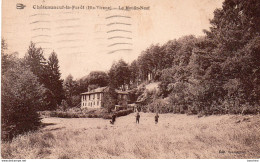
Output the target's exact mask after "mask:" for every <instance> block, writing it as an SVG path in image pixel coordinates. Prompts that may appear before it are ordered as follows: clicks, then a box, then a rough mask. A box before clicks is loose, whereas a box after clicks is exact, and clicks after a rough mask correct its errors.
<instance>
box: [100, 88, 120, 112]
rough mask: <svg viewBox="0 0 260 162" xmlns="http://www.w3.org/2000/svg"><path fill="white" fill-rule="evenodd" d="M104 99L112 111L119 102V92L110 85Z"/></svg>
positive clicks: (105, 104)
mask: <svg viewBox="0 0 260 162" xmlns="http://www.w3.org/2000/svg"><path fill="white" fill-rule="evenodd" d="M103 99H104V101H106V102H105V103H104V107H105V108H106V109H107V111H108V112H109V113H110V112H111V111H112V110H113V109H114V108H115V105H116V104H117V93H116V91H115V88H114V87H113V86H109V87H108V91H107V92H105V93H104V97H103Z"/></svg>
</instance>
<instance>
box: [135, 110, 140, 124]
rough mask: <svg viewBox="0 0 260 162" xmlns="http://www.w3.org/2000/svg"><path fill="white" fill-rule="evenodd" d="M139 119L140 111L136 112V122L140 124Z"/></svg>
mask: <svg viewBox="0 0 260 162" xmlns="http://www.w3.org/2000/svg"><path fill="white" fill-rule="evenodd" d="M139 119H140V115H139V112H137V114H136V123H138V124H139Z"/></svg>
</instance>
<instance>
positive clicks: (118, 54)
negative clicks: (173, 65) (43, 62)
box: [2, 0, 223, 78]
mask: <svg viewBox="0 0 260 162" xmlns="http://www.w3.org/2000/svg"><path fill="white" fill-rule="evenodd" d="M222 1H223V0H116V1H115V0H113V1H112V0H73V1H72V0H70V1H69V0H12V1H11V0H3V2H2V37H3V38H4V39H6V41H7V43H8V48H9V52H18V53H19V57H23V56H24V55H25V53H26V51H27V49H28V46H29V44H30V41H33V42H35V43H37V46H41V47H42V48H43V49H44V55H45V57H46V58H48V56H49V54H50V53H51V51H53V50H54V51H55V52H56V53H57V55H58V59H59V65H60V70H61V73H62V78H65V77H66V76H67V75H69V74H72V76H73V77H74V78H80V77H83V76H86V75H87V74H89V72H91V71H93V70H103V71H107V70H109V68H110V66H111V65H112V63H113V61H116V60H118V59H120V58H122V59H124V60H125V61H126V62H128V63H130V62H131V61H133V60H134V59H136V58H137V57H138V56H139V55H140V53H141V51H142V50H145V49H146V48H147V47H149V46H150V45H151V44H157V43H159V44H163V43H166V42H167V41H168V40H172V39H175V38H179V37H181V36H184V35H189V34H193V35H195V36H200V35H203V32H202V30H203V29H208V28H209V26H210V24H209V19H211V18H212V17H213V11H214V10H215V9H216V8H220V7H221V6H222ZM17 3H22V4H24V5H26V7H25V8H24V9H16V5H17ZM37 5H38V7H40V5H45V6H66V5H67V6H70V7H72V6H75V7H79V9H73V10H72V9H34V7H37ZM83 6H84V8H83ZM87 6H93V7H95V8H96V9H91V10H89V9H87ZM97 6H100V7H112V8H116V9H115V10H106V9H100V8H99V7H97ZM119 6H131V7H132V6H138V7H139V6H144V7H149V10H141V11H140V10H139V11H138V10H131V11H125V10H118V8H119Z"/></svg>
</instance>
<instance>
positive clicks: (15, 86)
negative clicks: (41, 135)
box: [1, 47, 45, 140]
mask: <svg viewBox="0 0 260 162" xmlns="http://www.w3.org/2000/svg"><path fill="white" fill-rule="evenodd" d="M2 48H3V47H2ZM1 57H2V59H3V57H5V61H4V62H2V67H5V70H4V71H2V75H1V138H2V140H10V139H12V138H13V137H14V136H16V135H18V134H21V133H24V132H27V131H30V130H35V129H37V127H38V126H39V125H40V117H39V115H38V113H37V111H38V110H39V109H41V107H43V105H45V104H44V93H45V88H44V87H43V86H42V85H41V84H40V83H39V81H38V78H37V76H35V75H34V74H33V73H32V72H31V70H30V68H28V67H27V66H25V64H24V60H22V59H19V58H17V57H15V56H14V55H11V56H8V54H7V53H5V56H4V55H1Z"/></svg>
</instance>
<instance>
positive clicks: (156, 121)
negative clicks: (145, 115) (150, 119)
mask: <svg viewBox="0 0 260 162" xmlns="http://www.w3.org/2000/svg"><path fill="white" fill-rule="evenodd" d="M154 119H155V124H157V123H158V119H159V115H158V113H156V115H155V117H154Z"/></svg>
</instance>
